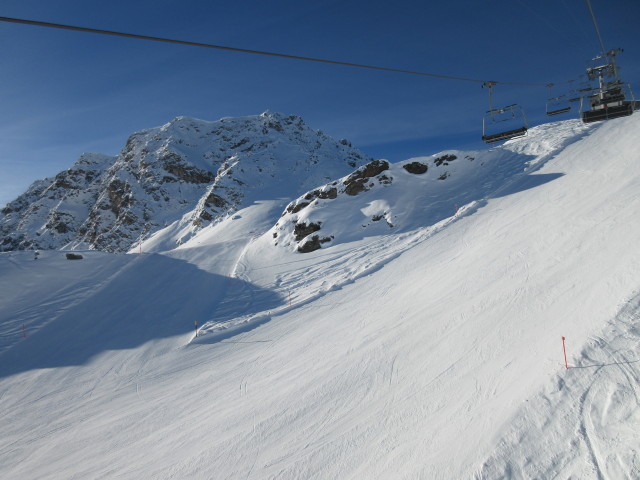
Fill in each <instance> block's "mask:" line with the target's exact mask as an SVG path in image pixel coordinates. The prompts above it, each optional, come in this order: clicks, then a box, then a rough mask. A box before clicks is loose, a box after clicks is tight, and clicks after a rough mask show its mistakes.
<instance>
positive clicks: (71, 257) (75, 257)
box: [65, 253, 83, 260]
mask: <svg viewBox="0 0 640 480" xmlns="http://www.w3.org/2000/svg"><path fill="white" fill-rule="evenodd" d="M65 256H66V257H67V260H82V258H83V257H82V255H80V254H79V253H67V254H66V255H65Z"/></svg>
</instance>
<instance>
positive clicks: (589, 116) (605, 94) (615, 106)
mask: <svg viewBox="0 0 640 480" xmlns="http://www.w3.org/2000/svg"><path fill="white" fill-rule="evenodd" d="M630 90H631V89H630V87H629V91H630ZM630 95H631V100H627V99H626V95H625V93H624V85H622V83H619V82H613V84H611V83H610V84H608V85H606V86H605V87H604V88H598V89H595V90H594V93H593V94H591V95H589V96H588V97H586V98H587V99H588V110H584V111H583V104H584V103H585V102H584V99H583V101H582V102H581V105H580V107H581V108H580V110H581V111H582V121H583V122H584V123H590V122H597V121H599V120H610V119H612V118H618V117H626V116H628V115H631V114H632V113H633V110H634V106H635V100H634V99H633V93H632V92H631V91H630Z"/></svg>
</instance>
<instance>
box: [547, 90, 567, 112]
mask: <svg viewBox="0 0 640 480" xmlns="http://www.w3.org/2000/svg"><path fill="white" fill-rule="evenodd" d="M552 86H553V83H550V84H548V85H547V87H548V88H549V99H548V100H547V109H546V111H547V115H548V116H550V117H552V116H554V115H560V114H561V113H566V112H568V111H569V110H571V103H570V100H569V99H568V98H567V97H566V96H565V95H560V96H559V97H552V96H551V87H552Z"/></svg>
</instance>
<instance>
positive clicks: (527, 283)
mask: <svg viewBox="0 0 640 480" xmlns="http://www.w3.org/2000/svg"><path fill="white" fill-rule="evenodd" d="M639 133H640V115H638V114H635V115H633V116H631V117H628V118H622V119H616V120H611V121H608V122H604V123H602V122H600V123H596V124H589V125H582V124H581V123H580V122H578V121H567V122H558V123H551V124H547V125H542V126H539V127H536V128H532V129H531V130H530V133H529V135H528V136H527V137H524V138H519V139H515V140H511V141H509V142H507V143H505V144H504V145H502V146H499V147H494V148H492V149H490V150H487V151H483V152H456V151H453V150H452V151H449V152H446V153H447V154H451V153H452V152H453V153H455V155H456V157H457V159H456V160H455V161H454V162H451V163H450V165H449V166H446V168H448V169H449V172H450V176H449V178H445V179H444V180H438V178H439V177H440V175H441V174H442V173H443V171H444V170H442V168H441V167H438V168H435V167H433V166H432V165H430V167H429V168H430V170H429V171H428V172H427V173H425V174H423V175H413V174H409V173H407V172H405V171H404V170H403V169H402V165H403V164H405V163H410V162H401V163H400V164H397V165H391V166H390V168H389V171H388V172H387V173H388V174H389V175H390V176H392V177H393V181H392V183H391V184H384V185H381V184H375V185H374V187H372V188H371V190H369V191H367V192H364V193H362V194H360V195H357V196H353V197H351V196H345V195H339V196H338V197H337V198H335V199H333V200H321V201H317V202H316V203H315V204H314V205H310V206H309V207H307V208H305V209H303V210H301V211H300V212H298V213H296V214H295V215H298V216H301V215H306V216H307V217H305V218H308V219H310V220H313V219H321V220H322V221H323V222H325V223H323V229H325V228H326V229H327V230H326V231H327V233H328V234H331V235H333V239H332V240H331V241H330V242H327V243H326V244H323V246H322V248H321V249H319V250H316V251H314V252H312V253H308V254H301V253H298V252H296V251H295V249H292V248H287V247H286V241H283V236H284V237H286V235H289V233H287V231H285V230H286V229H285V230H283V229H282V228H281V229H280V230H278V228H279V227H277V226H275V225H276V222H278V223H280V222H283V221H288V219H289V216H290V215H291V214H290V213H287V214H285V216H284V217H280V215H281V214H282V212H283V210H284V208H285V207H286V206H287V204H288V202H289V200H288V199H280V198H278V197H277V195H274V197H273V198H268V199H264V200H259V199H256V201H255V202H254V203H253V204H252V205H249V206H247V207H245V208H243V209H241V210H239V211H238V212H237V214H236V215H234V216H233V217H228V218H226V219H224V220H223V221H221V222H219V223H217V224H215V225H211V226H210V227H207V228H204V229H202V230H201V231H200V232H199V233H198V234H197V235H196V236H194V237H193V238H192V239H191V240H189V241H188V242H186V243H184V244H183V245H181V246H180V247H179V248H175V249H173V250H169V251H165V252H162V253H145V251H144V248H143V249H142V250H141V251H142V253H130V254H126V255H125V254H105V253H99V252H95V251H91V252H79V253H81V254H82V255H83V256H84V258H83V259H82V260H75V261H69V260H66V259H65V256H64V253H63V252H60V251H44V252H42V253H41V255H40V258H39V259H37V260H34V254H33V252H24V251H23V252H9V253H2V254H0V292H1V294H0V342H1V343H0V348H1V349H2V350H0V431H1V432H2V435H0V478H6V479H75V478H77V479H80V478H83V479H84V478H92V479H98V478H131V479H134V478H135V479H140V478H149V479H151V478H153V479H165V478H167V479H168V478H180V479H182V478H215V479H270V478H274V479H275V478H277V479H302V478H304V479H391V478H393V479H396V478H398V479H409V478H411V479H413V478H424V479H465V478H477V479H480V478H481V479H500V478H510V479H529V478H563V479H564V478H576V479H577V478H579V479H604V478H610V479H619V478H621V479H624V478H629V479H632V478H640V454H639V450H640V435H638V432H639V431H640V385H639V383H640V328H639V326H640V276H639V274H638V272H640V249H639V248H638V238H640V224H639V223H638V218H640V167H639V165H640V149H639V148H638V138H639ZM439 156H441V155H435V156H432V157H424V158H421V159H412V160H411V161H422V162H432V161H433V160H434V159H435V158H437V157H439ZM466 157H473V158H474V160H473V161H471V160H469V159H468V158H466ZM465 158H466V159H465ZM438 169H440V170H438ZM381 214H384V215H387V216H385V217H384V218H385V219H388V220H389V221H390V223H391V224H392V225H393V226H389V224H387V222H384V223H380V222H372V223H370V224H367V223H366V222H364V223H363V219H366V218H370V217H371V216H376V215H381ZM296 218H298V217H296ZM279 219H280V220H279ZM354 222H355V223H354ZM277 231H280V232H281V233H282V236H278V237H277V238H275V239H274V235H273V234H274V233H275V232H277ZM278 238H280V242H278ZM286 238H289V237H286ZM286 238H285V240H286ZM289 240H290V241H291V239H290V238H289ZM275 243H278V245H275ZM158 245H159V244H158ZM152 246H153V245H152ZM143 247H144V245H143ZM156 247H157V245H156ZM283 247H285V248H283ZM194 322H197V325H198V330H199V331H198V336H197V337H196V336H195V331H194V330H195V324H194ZM23 326H24V328H23ZM563 336H564V337H565V338H566V347H567V358H568V364H569V367H570V368H569V369H566V368H565V363H564V357H563V350H562V337H563Z"/></svg>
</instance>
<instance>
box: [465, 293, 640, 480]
mask: <svg viewBox="0 0 640 480" xmlns="http://www.w3.org/2000/svg"><path fill="white" fill-rule="evenodd" d="M568 341H570V339H568ZM570 346H571V345H570V344H569V348H570ZM569 367H570V368H569V369H568V370H565V371H562V372H560V373H558V374H557V375H556V376H555V378H554V379H553V382H552V385H550V386H548V387H547V388H546V389H545V391H544V392H542V393H541V394H539V395H537V396H535V397H534V398H531V399H529V400H527V402H526V405H525V406H524V407H523V408H522V409H521V410H520V411H519V412H518V413H517V414H516V416H515V417H514V418H512V419H510V420H509V422H508V423H509V424H510V425H511V427H510V428H509V429H508V431H507V433H506V435H504V437H503V438H502V439H500V440H499V447H498V449H497V451H496V452H495V453H494V454H493V455H492V456H491V457H490V458H489V459H487V460H486V462H485V463H484V465H483V466H482V468H481V469H480V471H479V472H478V474H477V475H476V477H475V478H478V479H514V480H515V479H528V478H576V479H597V480H608V479H610V480H614V479H616V480H617V479H629V480H631V479H635V478H640V451H639V450H638V442H637V436H638V432H639V431H640V295H637V296H636V297H635V298H634V299H632V300H631V301H630V302H629V303H628V304H627V305H625V306H624V308H622V310H621V311H620V313H619V314H618V315H617V316H616V317H615V318H613V319H612V320H611V322H610V324H609V325H608V326H607V327H606V328H605V330H604V331H603V332H602V334H601V335H600V336H597V337H594V338H593V339H592V341H591V342H589V345H587V346H586V347H585V348H584V350H582V352H580V354H579V355H578V356H576V357H575V360H574V361H572V362H569Z"/></svg>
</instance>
